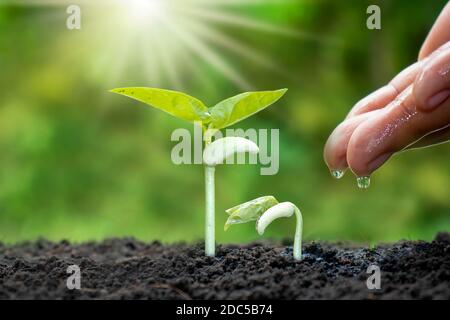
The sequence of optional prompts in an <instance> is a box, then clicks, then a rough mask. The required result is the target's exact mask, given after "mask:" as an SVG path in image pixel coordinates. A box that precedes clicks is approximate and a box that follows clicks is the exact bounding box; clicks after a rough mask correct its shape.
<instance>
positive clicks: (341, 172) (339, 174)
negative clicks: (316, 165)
mask: <svg viewBox="0 0 450 320" xmlns="http://www.w3.org/2000/svg"><path fill="white" fill-rule="evenodd" d="M331 175H332V176H333V178H335V179H340V178H342V177H343V176H344V170H331Z"/></svg>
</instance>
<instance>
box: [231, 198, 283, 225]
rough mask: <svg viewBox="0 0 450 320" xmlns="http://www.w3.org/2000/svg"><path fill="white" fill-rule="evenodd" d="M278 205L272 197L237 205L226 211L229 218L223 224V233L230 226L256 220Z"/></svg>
mask: <svg viewBox="0 0 450 320" xmlns="http://www.w3.org/2000/svg"><path fill="white" fill-rule="evenodd" d="M277 203H278V201H277V199H275V197H273V196H264V197H260V198H257V199H254V200H250V201H248V202H245V203H243V204H240V205H237V206H235V207H233V208H230V209H228V210H226V213H228V215H229V217H228V220H227V222H226V223H225V226H224V229H225V231H226V230H228V228H229V227H230V226H231V225H232V224H239V223H246V222H249V221H254V220H258V218H259V217H260V216H261V215H262V214H263V213H264V212H265V211H266V210H268V209H269V208H271V207H273V206H274V205H276V204H277Z"/></svg>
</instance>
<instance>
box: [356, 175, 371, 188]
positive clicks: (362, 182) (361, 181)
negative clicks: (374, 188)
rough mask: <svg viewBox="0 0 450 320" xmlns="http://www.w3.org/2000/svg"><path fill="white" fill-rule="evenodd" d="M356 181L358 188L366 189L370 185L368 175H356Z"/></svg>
mask: <svg viewBox="0 0 450 320" xmlns="http://www.w3.org/2000/svg"><path fill="white" fill-rule="evenodd" d="M356 182H357V183H358V188H360V189H367V188H369V186H370V176H365V177H357V178H356Z"/></svg>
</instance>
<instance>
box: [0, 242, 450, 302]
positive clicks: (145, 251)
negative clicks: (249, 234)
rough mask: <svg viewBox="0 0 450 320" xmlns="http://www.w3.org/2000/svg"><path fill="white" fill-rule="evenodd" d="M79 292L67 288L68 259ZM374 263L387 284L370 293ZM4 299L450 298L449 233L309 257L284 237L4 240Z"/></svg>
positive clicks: (0, 280) (333, 247) (316, 247)
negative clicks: (208, 242) (209, 252)
mask: <svg viewBox="0 0 450 320" xmlns="http://www.w3.org/2000/svg"><path fill="white" fill-rule="evenodd" d="M74 264H75V265H78V266H79V268H80V271H81V289H80V290H76V289H75V290H69V289H68V288H67V279H68V277H69V276H71V274H68V273H67V268H68V266H70V265H74ZM370 265H377V266H378V267H379V268H380V269H381V272H380V273H381V289H379V290H376V289H373V290H369V289H368V288H367V284H366V282H367V279H368V277H369V276H370V274H368V273H366V272H367V268H368V266H370ZM0 299H450V234H449V233H439V234H438V235H437V236H436V238H435V239H434V240H433V241H432V242H423V241H415V242H411V241H401V242H398V243H395V244H387V245H379V246H376V247H375V248H368V247H367V246H365V247H364V246H355V245H351V244H345V243H336V244H330V243H307V244H304V246H303V260H301V261H295V260H294V259H293V258H292V248H291V247H286V246H285V244H284V243H273V242H271V243H252V244H249V245H223V246H218V248H217V257H215V258H211V257H205V256H204V255H203V246H202V245H201V244H196V245H188V244H173V245H163V244H161V243H159V242H152V243H143V242H140V241H137V240H134V239H128V238H127V239H110V240H105V241H103V242H100V243H94V242H92V243H84V244H70V243H69V242H67V241H62V242H59V243H54V242H49V241H45V240H39V241H36V242H29V243H21V244H17V245H12V246H11V245H2V244H0Z"/></svg>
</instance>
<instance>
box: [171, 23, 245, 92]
mask: <svg viewBox="0 0 450 320" xmlns="http://www.w3.org/2000/svg"><path fill="white" fill-rule="evenodd" d="M164 22H165V25H166V26H168V28H170V29H171V30H172V31H173V33H174V35H176V36H177V37H178V39H179V40H180V41H182V42H183V43H184V44H185V45H186V46H187V47H188V48H190V49H191V50H192V51H193V52H195V53H196V54H197V55H199V56H200V57H201V58H203V59H205V60H206V61H207V62H208V63H210V64H211V65H212V66H214V67H215V68H217V69H218V70H219V71H221V72H222V73H223V74H224V76H226V77H227V78H228V79H229V80H230V81H232V82H233V83H234V84H236V85H237V86H239V87H240V88H241V89H245V90H247V89H250V88H251V87H252V86H251V85H250V83H249V82H248V81H247V80H245V79H244V78H243V77H242V76H241V75H239V74H238V73H237V72H236V71H235V70H234V69H233V68H232V67H231V66H230V65H229V64H228V63H227V62H226V61H225V59H224V58H223V57H221V56H220V55H219V54H217V53H216V52H214V51H213V50H212V49H211V48H209V47H208V46H207V45H206V44H205V43H204V42H203V41H202V40H201V39H199V38H198V37H197V36H196V35H194V34H190V33H189V32H186V31H185V30H183V28H180V27H179V26H177V25H176V24H171V23H170V22H169V21H164Z"/></svg>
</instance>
